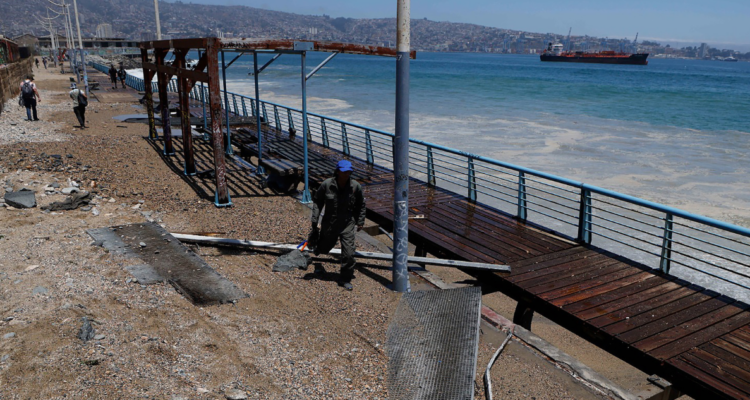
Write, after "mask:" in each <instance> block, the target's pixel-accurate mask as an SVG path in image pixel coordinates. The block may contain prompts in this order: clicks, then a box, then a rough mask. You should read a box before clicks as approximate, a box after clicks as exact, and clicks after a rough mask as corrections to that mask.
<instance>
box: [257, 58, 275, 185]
mask: <svg viewBox="0 0 750 400" xmlns="http://www.w3.org/2000/svg"><path fill="white" fill-rule="evenodd" d="M253 72H254V73H253V75H254V78H255V100H256V101H255V104H256V105H258V104H260V101H258V99H260V87H259V84H258V74H259V73H260V71H258V52H257V51H254V52H253ZM275 109H276V106H274V110H275ZM256 115H257V117H256V118H257V119H256V120H255V123H256V125H257V127H258V168H257V169H256V170H255V173H256V174H257V175H264V174H265V173H266V171H265V170H264V168H263V130H262V127H261V124H260V112H256ZM278 118H279V116H278V112H277V113H276V119H277V120H278Z"/></svg>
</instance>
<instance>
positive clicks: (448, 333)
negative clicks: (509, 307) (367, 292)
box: [386, 287, 482, 400]
mask: <svg viewBox="0 0 750 400" xmlns="http://www.w3.org/2000/svg"><path fill="white" fill-rule="evenodd" d="M481 305H482V291H481V289H480V288H477V287H472V288H462V289H451V290H430V291H418V292H412V293H407V294H404V295H403V297H402V298H401V302H400V303H399V305H398V309H397V310H396V315H395V316H394V317H393V319H392V321H391V324H390V326H389V327H388V339H387V344H386V345H387V351H388V357H389V358H390V360H389V364H388V391H389V393H388V398H389V399H392V400H399V399H410V400H411V399H446V400H448V399H461V400H464V399H469V400H470V399H473V398H474V376H475V373H476V363H477V351H478V344H479V320H480V316H481V311H480V309H481Z"/></svg>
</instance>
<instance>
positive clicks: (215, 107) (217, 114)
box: [206, 38, 232, 207]
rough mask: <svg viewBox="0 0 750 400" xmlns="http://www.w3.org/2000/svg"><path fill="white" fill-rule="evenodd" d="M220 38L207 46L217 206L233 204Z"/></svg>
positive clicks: (210, 40)
mask: <svg viewBox="0 0 750 400" xmlns="http://www.w3.org/2000/svg"><path fill="white" fill-rule="evenodd" d="M217 41H218V39H216V38H209V39H208V43H207V46H206V56H207V67H208V71H207V72H208V100H209V108H210V110H211V135H212V141H213V146H214V171H215V176H216V199H215V203H214V204H216V206H217V207H226V206H231V205H232V201H231V199H230V198H229V189H228V188H227V181H226V164H225V159H224V135H223V134H222V132H221V97H220V94H219V46H218V43H217Z"/></svg>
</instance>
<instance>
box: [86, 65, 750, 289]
mask: <svg viewBox="0 0 750 400" xmlns="http://www.w3.org/2000/svg"><path fill="white" fill-rule="evenodd" d="M97 69H99V68H97ZM130 78H131V79H129V80H128V81H127V82H128V84H129V85H131V86H132V87H134V88H136V89H138V90H142V88H143V80H142V79H139V78H135V77H130ZM153 85H154V90H156V86H155V85H156V83H153ZM201 89H202V90H203V91H204V92H203V93H201ZM169 90H171V91H176V90H177V88H176V85H174V84H173V83H170V85H169ZM201 94H202V96H201ZM227 95H228V99H229V101H228V103H229V104H228V106H227V104H224V97H223V96H221V99H222V106H223V107H228V108H229V111H231V112H233V113H235V114H237V115H242V116H250V115H251V116H254V115H255V99H253V98H251V97H249V96H245V95H241V94H237V93H232V92H229V93H227ZM190 97H191V98H192V99H195V100H197V101H202V100H203V99H208V88H207V87H206V86H205V85H204V86H200V85H196V86H194V87H193V89H192V91H191V93H190ZM260 105H261V116H262V117H263V118H264V121H266V122H267V123H268V124H269V125H270V126H271V127H274V128H276V129H279V130H282V131H289V129H290V128H293V129H294V130H295V131H297V132H299V130H301V129H302V126H303V124H302V112H301V111H300V110H298V109H295V108H291V107H286V106H283V105H280V104H276V103H272V102H268V101H261V102H260ZM308 127H309V131H308V132H307V135H308V139H309V140H311V141H313V142H316V143H317V144H319V145H322V146H324V147H327V148H330V149H333V150H338V151H340V152H342V153H343V154H346V155H348V156H350V157H356V158H358V159H360V160H363V161H365V162H367V163H370V164H377V165H380V166H382V167H385V168H392V166H393V158H392V154H393V153H392V143H393V138H394V135H393V134H392V133H389V132H385V131H382V130H378V129H373V128H369V127H367V126H364V125H359V124H355V123H351V122H347V121H343V120H340V119H336V118H332V117H328V116H324V115H319V114H315V113H308ZM409 157H410V175H411V176H412V178H414V179H418V180H420V181H422V182H424V183H425V184H427V185H430V186H434V187H440V188H443V189H446V190H449V191H452V192H455V193H457V194H461V195H465V196H466V199H467V201H469V202H482V203H483V204H485V205H488V206H491V207H494V208H497V209H499V210H501V211H504V212H507V213H510V214H512V215H515V216H516V218H518V219H519V220H521V221H529V222H533V223H536V224H538V225H541V226H544V227H546V228H549V229H551V230H554V231H557V232H559V233H561V234H563V235H566V236H569V237H571V238H572V239H574V240H576V241H578V242H581V243H587V244H588V243H592V242H593V241H594V240H596V242H597V243H596V245H597V246H598V247H601V248H604V249H606V250H610V251H612V252H614V253H616V254H620V255H622V256H625V257H627V258H629V259H631V260H635V261H638V262H641V263H643V264H645V265H647V266H650V267H652V268H658V269H660V270H661V271H663V272H664V273H666V274H670V273H671V274H674V275H677V276H680V277H685V278H688V279H689V280H690V281H692V282H694V283H697V284H700V285H703V286H706V287H713V288H717V286H718V288H720V289H723V292H724V293H725V294H726V293H727V292H732V293H733V294H734V295H735V297H737V298H738V299H740V300H748V299H750V239H749V238H750V230H748V229H746V228H743V227H739V226H735V225H731V224H728V223H725V222H721V221H718V220H714V219H711V218H707V217H703V216H700V215H696V214H691V213H688V212H685V211H682V210H678V209H675V208H672V207H668V206H664V205H661V204H657V203H653V202H650V201H646V200H643V199H639V198H636V197H632V196H628V195H624V194H621V193H617V192H613V191H610V190H607V189H603V188H600V187H596V186H592V185H588V184H585V183H582V182H577V181H574V180H571V179H566V178H563V177H559V176H555V175H551V174H547V173H544V172H540V171H535V170H532V169H529V168H525V167H522V166H518V165H514V164H510V163H506V162H502V161H498V160H493V159H490V158H487V157H483V156H479V155H476V154H471V153H467V152H463V151H460V150H456V149H451V148H448V147H445V146H441V145H438V144H434V143H429V142H424V141H421V140H417V139H411V140H410V155H409ZM675 267H680V268H675Z"/></svg>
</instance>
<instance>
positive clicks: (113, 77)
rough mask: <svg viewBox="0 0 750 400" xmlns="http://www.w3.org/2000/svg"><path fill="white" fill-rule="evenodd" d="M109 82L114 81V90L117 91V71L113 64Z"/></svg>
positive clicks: (110, 67)
mask: <svg viewBox="0 0 750 400" xmlns="http://www.w3.org/2000/svg"><path fill="white" fill-rule="evenodd" d="M109 80H110V81H112V85H114V86H112V89H117V70H116V69H115V66H114V65H113V64H109Z"/></svg>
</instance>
